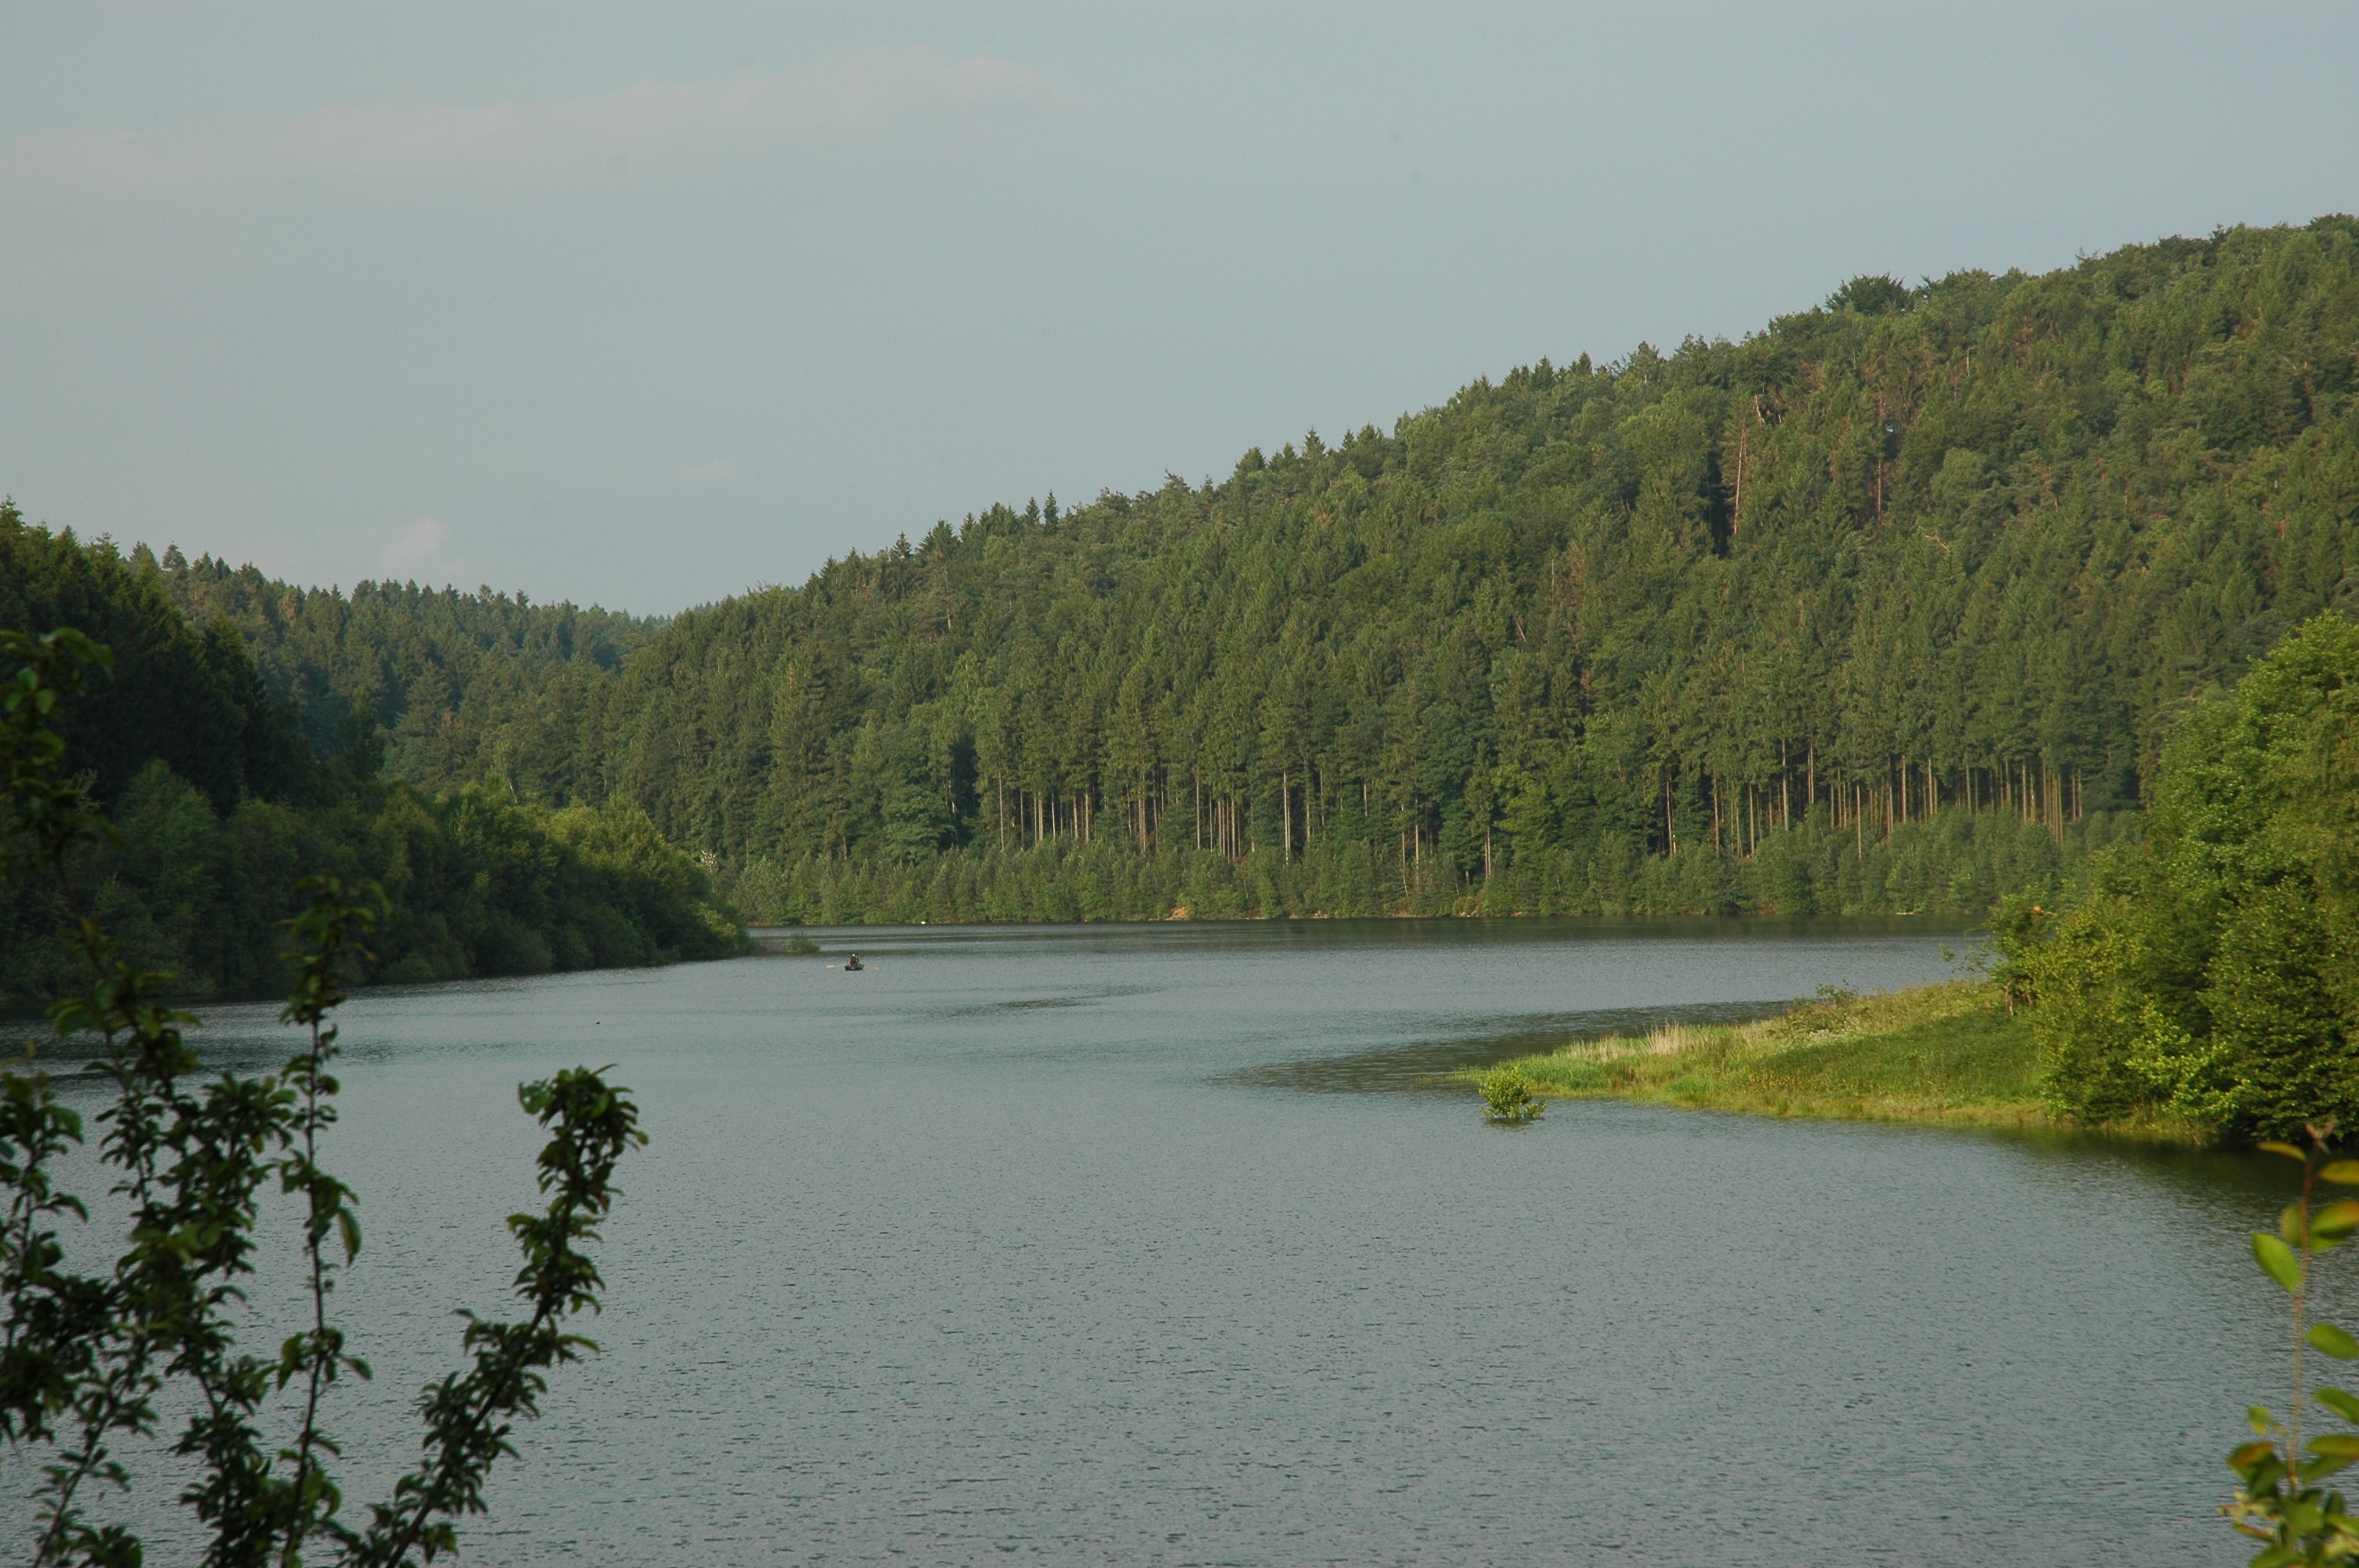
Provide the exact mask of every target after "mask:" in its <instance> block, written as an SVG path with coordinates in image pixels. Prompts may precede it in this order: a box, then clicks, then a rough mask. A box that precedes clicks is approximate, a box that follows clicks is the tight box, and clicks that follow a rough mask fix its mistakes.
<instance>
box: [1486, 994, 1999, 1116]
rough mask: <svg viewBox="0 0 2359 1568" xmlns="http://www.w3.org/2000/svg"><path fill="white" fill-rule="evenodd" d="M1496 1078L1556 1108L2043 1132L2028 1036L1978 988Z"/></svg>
mask: <svg viewBox="0 0 2359 1568" xmlns="http://www.w3.org/2000/svg"><path fill="white" fill-rule="evenodd" d="M1506 1065H1507V1066H1509V1067H1512V1068H1514V1069H1516V1070H1517V1071H1518V1072H1520V1073H1522V1074H1523V1075H1524V1076H1526V1077H1527V1078H1528V1079H1529V1080H1530V1082H1531V1084H1532V1086H1533V1087H1534V1089H1535V1091H1536V1092H1540V1093H1545V1094H1549V1095H1554V1096H1557V1097H1559V1098H1614V1099H1634V1100H1647V1101H1651V1102H1654V1103H1657V1104H1661V1105H1672V1106H1678V1107H1680V1108H1686V1109H1710V1110H1728V1111H1743V1112H1747V1113H1750V1114H1756V1115H1764V1116H1781V1117H1784V1116H1809V1117H1827V1118H1836V1119H1849V1120H1876V1121H1923V1122H1943V1123H1956V1124H1966V1125H1984V1126H2020V1125H2023V1124H2025V1123H2027V1122H2037V1121H2038V1120H2041V1119H2043V1118H2042V1116H2041V1114H2040V1107H2039V1104H2038V1055H2037V1053H2036V1052H2035V1051H2034V1049H2033V1047H2032V1043H2031V1037H2030V1032H2029V1029H2028V1028H2027V1024H2026V1022H2025V1021H2024V1020H2023V1019H2020V1018H2017V1017H2014V1016H2011V1015H2010V1014H2008V1012H2007V1011H2006V1008H2005V1006H2004V1004H2003V999H2002V996H2001V993H2000V990H1999V988H1998V987H1997V986H1995V984H1993V983H1991V982H1989V981H1984V980H1973V981H1958V982H1953V983H1951V984H1946V985H1938V986H1925V987H1920V988H1918V989H1911V990H1904V991H1893V992H1887V993H1884V994H1880V995H1875V996H1855V995H1853V994H1850V993H1849V992H1847V991H1845V990H1843V989H1841V988H1829V989H1827V990H1825V991H1822V992H1821V999H1820V1000H1817V1001H1812V1002H1804V1003H1802V1004H1800V1005H1799V1006H1796V1007H1794V1008H1791V1009H1789V1010H1788V1011H1786V1012H1784V1013H1782V1014H1780V1015H1778V1016H1777V1017H1774V1018H1765V1019H1758V1020H1756V1021H1754V1022H1749V1023H1732V1024H1666V1025H1664V1026H1663V1027H1661V1028H1659V1029H1657V1030H1654V1031H1652V1032H1651V1033H1647V1034H1643V1035H1617V1036H1613V1037H1609V1038H1606V1039H1598V1040H1580V1041H1575V1042H1572V1043H1571V1044H1567V1045H1565V1046H1563V1047H1561V1048H1560V1049H1559V1050H1555V1051H1550V1052H1546V1053H1543V1054H1536V1055H1530V1056H1524V1057H1519V1058H1517V1060H1515V1061H1513V1062H1511V1063H1508V1064H1506Z"/></svg>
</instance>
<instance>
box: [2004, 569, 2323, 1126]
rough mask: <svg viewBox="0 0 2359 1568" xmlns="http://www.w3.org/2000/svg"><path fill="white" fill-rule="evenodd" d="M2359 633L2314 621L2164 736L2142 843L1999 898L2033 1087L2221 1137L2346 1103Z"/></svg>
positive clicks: (2077, 1108)
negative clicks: (2063, 885)
mask: <svg viewBox="0 0 2359 1568" xmlns="http://www.w3.org/2000/svg"><path fill="white" fill-rule="evenodd" d="M2354 889H2359V626H2354V625H2353V624H2352V623H2351V622H2348V621H2346V620H2344V619H2343V618H2342V617H2341V616H2339V615H2322V616H2320V617H2319V618H2317V619H2316V620H2314V621H2312V622H2310V623H2309V624H2308V625H2306V626H2304V627H2303V628H2302V629H2301V630H2300V632H2299V633H2298V634H2297V635H2295V636H2294V637H2292V638H2290V639H2288V641H2287V642H2286V643H2284V644H2283V645H2282V646H2281V647H2279V648H2278V649H2277V651H2276V652H2275V653H2273V654H2270V655H2269V656H2268V657H2267V658H2266V659H2264V660H2262V661H2261V662H2260V663H2258V664H2257V665H2255V666H2254V669H2253V671H2252V674H2251V675H2250V676H2248V677H2246V679H2245V681H2244V683H2243V684H2242V685H2241V686H2239V687H2236V688H2235V690H2234V691H2233V692H2232V693H2230V694H2227V695H2225V696H2222V697H2212V698H2209V699H2207V700H2205V701H2202V702H2201V703H2198V704H2197V705H2196V706H2195V707H2194V708H2192V709H2190V711H2189V712H2188V713H2187V714H2186V716H2185V719H2183V721H2182V722H2181V723H2180V725H2179V726H2178V728H2177V729H2176V730H2175V731H2174V732H2173V733H2172V735H2171V737H2170V739H2169V742H2168V743H2167V744H2166V746H2165V748H2164V752H2163V757H2162V762H2161V766H2160V767H2159V769H2158V772H2157V773H2156V776H2155V781H2154V785H2153V809H2152V811H2151V813H2150V814H2149V816H2148V820H2147V837H2146V839H2145V841H2144V842H2143V843H2142V844H2141V845H2138V846H2136V847H2133V848H2128V849H2123V850H2122V851H2120V852H2118V853H2116V854H2114V855H2112V856H2109V857H2107V858H2106V859H2105V860H2104V862H2103V867H2102V871H2101V872H2100V874H2099V880H2098V882H2097V884H2096V886H2095V887H2094V889H2093V892H2091V894H2090V895H2089V896H2088V897H2087V898H2085V899H2083V900H2082V901H2080V902H2079V903H2077V904H2076V905H2075V906H2074V907H2072V908H2071V910H2070V911H2069V912H2067V913H2062V914H2059V913H2056V912H2054V911H2050V910H2042V909H2036V908H2033V907H2031V906H2029V905H2027V904H2018V905H2017V906H2014V907H2012V908H2011V909H2010V910H2009V912H2008V913H2007V914H2006V916H2005V917H2004V918H2003V919H2002V921H2001V925H2000V933H1999V934H2000V937H2001V941H2002V943H2003V945H2004V946H2005V948H2006V954H2007V967H2006V978H2007V979H2008V980H2009V983H2010V984H2011V985H2013V986H2014V987H2016V988H2017V989H2018V990H2019V991H2020V992H2021V994H2023V995H2024V996H2025V997H2026V998H2027V1000H2031V1001H2033V1003H2034V1004H2035V1005H2034V1009H2033V1013H2032V1020H2033V1025H2034V1028H2035V1031H2036V1032H2037V1033H2038V1038H2039V1040H2040V1044H2041V1047H2042V1050H2043V1052H2044V1054H2045V1055H2046V1059H2047V1062H2048V1078H2047V1083H2048V1094H2049V1099H2050V1101H2051V1103H2053V1105H2054V1106H2055V1107H2056V1108H2057V1109H2058V1110H2059V1111H2060V1112H2061V1113H2062V1114H2064V1115H2066V1116H2069V1117H2071V1118H2073V1119H2078V1120H2082V1121H2105V1120H2112V1119H2121V1118H2124V1117H2129V1116H2135V1115H2139V1114H2146V1113H2159V1114H2165V1115H2170V1116H2176V1117H2182V1118H2185V1119H2190V1120H2192V1121H2194V1122H2197V1123H2200V1124H2201V1125H2204V1126H2207V1127H2211V1128H2213V1129H2215V1130H2218V1131H2220V1132H2222V1133H2223V1134H2225V1135H2227V1136H2229V1137H2231V1138H2234V1139H2240V1140H2250V1139H2256V1138H2287V1137H2292V1136H2298V1135H2299V1133H2300V1131H2301V1130H2302V1129H2303V1128H2304V1127H2305V1126H2307V1125H2309V1124H2310V1123H2311V1122H2315V1121H2323V1120H2328V1119H2334V1120H2340V1121H2342V1122H2343V1124H2345V1125H2349V1124H2351V1120H2352V1119H2354V1117H2359V1028H2354V1025H2359V957H2354V955H2359V892H2354Z"/></svg>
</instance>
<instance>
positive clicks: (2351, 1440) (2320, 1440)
mask: <svg viewBox="0 0 2359 1568" xmlns="http://www.w3.org/2000/svg"><path fill="white" fill-rule="evenodd" d="M2310 1452H2311V1453H2312V1454H2318V1455H2319V1456H2320V1457H2321V1458H2325V1459H2342V1460H2346V1461H2347V1460H2352V1459H2359V1432H2330V1433H2327V1434H2326V1435H2325V1436H2324V1437H2313V1438H2311V1439H2310Z"/></svg>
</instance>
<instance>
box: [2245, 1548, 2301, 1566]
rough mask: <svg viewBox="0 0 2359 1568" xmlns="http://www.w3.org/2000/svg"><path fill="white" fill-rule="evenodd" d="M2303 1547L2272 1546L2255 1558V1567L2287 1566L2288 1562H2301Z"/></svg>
mask: <svg viewBox="0 0 2359 1568" xmlns="http://www.w3.org/2000/svg"><path fill="white" fill-rule="evenodd" d="M2300 1559H2301V1549H2300V1548H2299V1547H2297V1546H2272V1547H2270V1548H2269V1549H2268V1550H2267V1552H2262V1553H2261V1554H2260V1555H2259V1556H2258V1557H2256V1558H2254V1559H2253V1568H2286V1564H2287V1563H2296V1562H2299V1561H2300Z"/></svg>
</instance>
